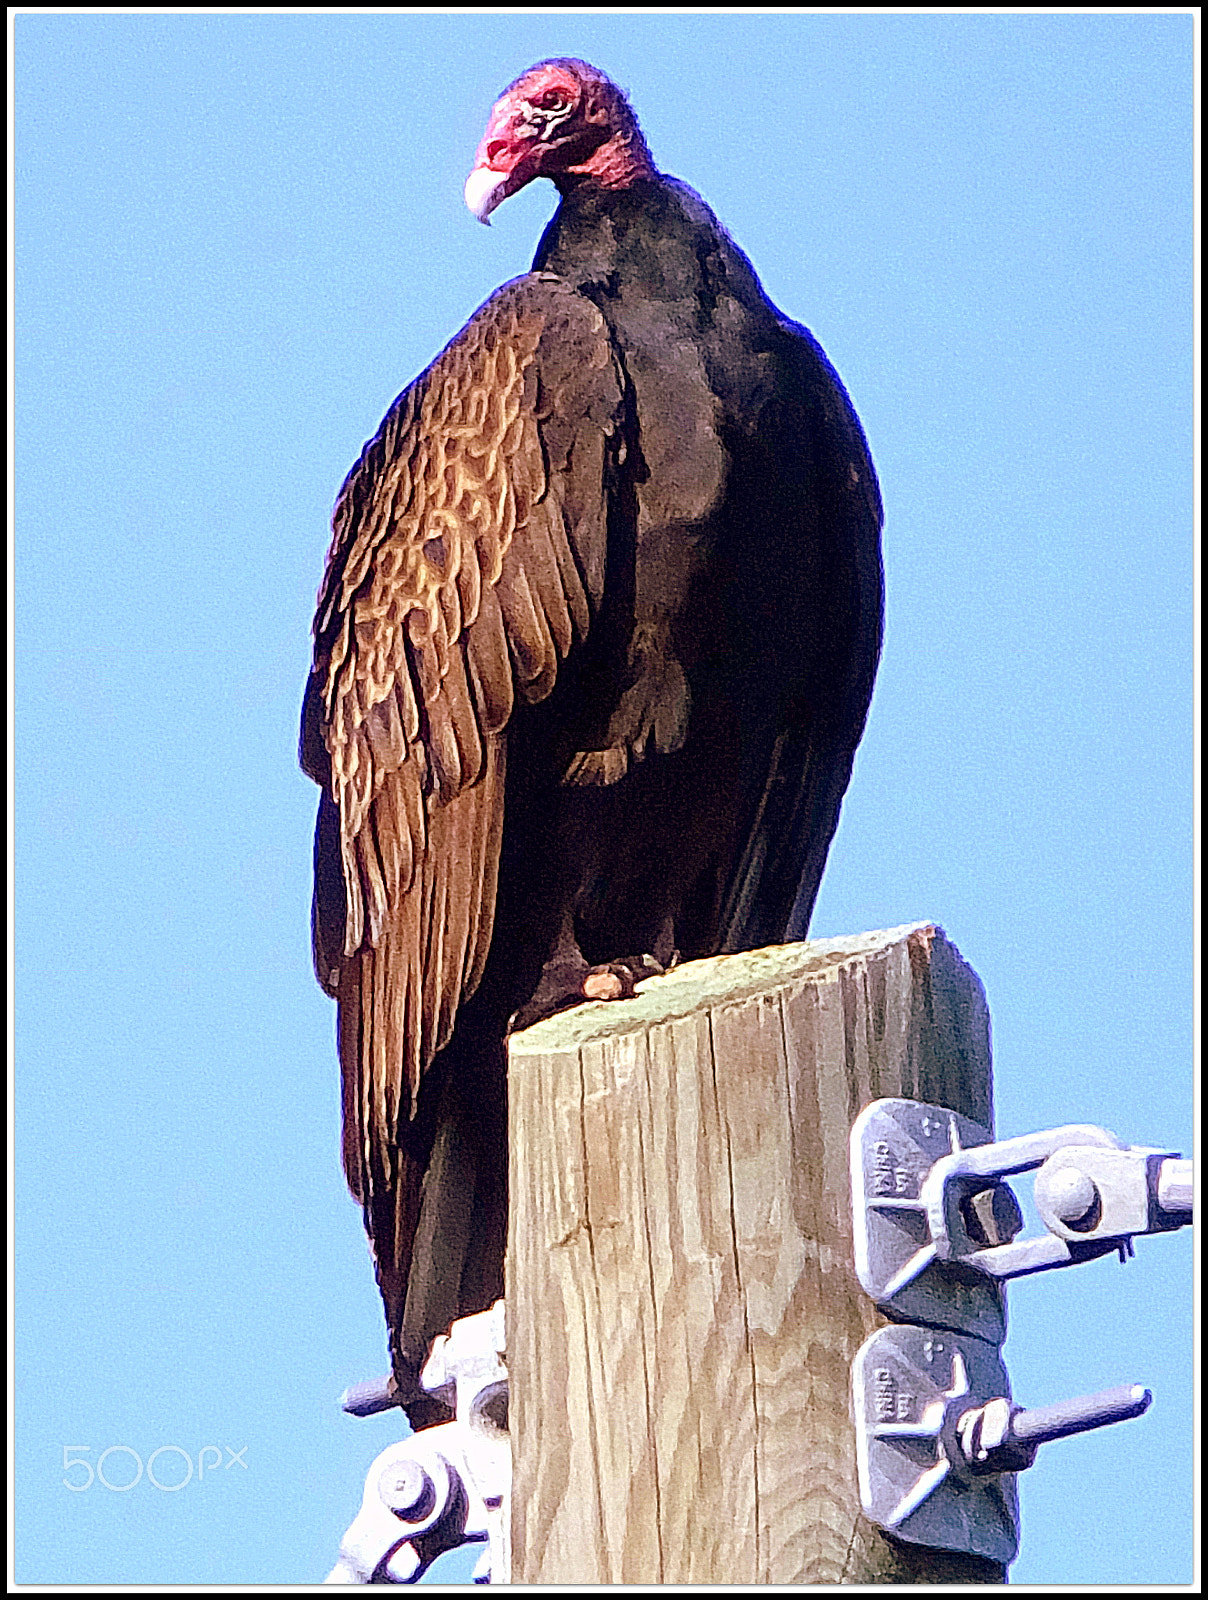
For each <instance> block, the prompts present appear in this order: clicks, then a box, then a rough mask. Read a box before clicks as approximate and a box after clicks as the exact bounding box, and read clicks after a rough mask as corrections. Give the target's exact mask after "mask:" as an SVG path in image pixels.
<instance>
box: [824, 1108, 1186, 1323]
mask: <svg viewBox="0 0 1208 1600" xmlns="http://www.w3.org/2000/svg"><path fill="white" fill-rule="evenodd" d="M851 1166H852V1209H853V1218H854V1224H855V1245H856V1272H857V1275H858V1277H859V1280H860V1283H861V1285H862V1287H863V1288H864V1289H865V1291H866V1292H867V1293H868V1294H869V1295H870V1296H871V1297H872V1298H873V1299H874V1300H875V1301H876V1302H877V1304H878V1305H879V1306H881V1307H882V1309H884V1310H885V1311H887V1312H889V1313H890V1314H891V1315H893V1316H895V1317H900V1318H902V1319H903V1320H905V1321H910V1322H920V1323H927V1324H930V1325H931V1326H933V1327H941V1328H951V1329H953V1330H954V1331H957V1332H963V1333H970V1334H974V1335H976V1336H977V1337H978V1338H982V1339H988V1340H989V1341H990V1342H991V1343H994V1344H1001V1343H1002V1341H1003V1339H1004V1338H1005V1336H1006V1312H1005V1305H1004V1301H1003V1297H1002V1293H1001V1289H1000V1288H999V1285H1000V1284H1001V1283H1003V1282H1005V1281H1006V1280H1008V1279H1010V1278H1017V1277H1022V1276H1025V1275H1026V1274H1029V1273H1033V1272H1044V1271H1048V1270H1049V1269H1051V1268H1054V1267H1066V1266H1072V1265H1075V1264H1077V1263H1078V1262H1081V1261H1089V1260H1094V1259H1095V1258H1096V1257H1098V1256H1102V1255H1107V1254H1110V1253H1111V1252H1112V1251H1118V1252H1119V1254H1120V1258H1121V1260H1124V1259H1125V1258H1126V1257H1127V1256H1128V1255H1130V1254H1131V1253H1132V1242H1131V1241H1132V1239H1133V1238H1134V1237H1135V1236H1136V1235H1137V1234H1139V1233H1161V1232H1168V1231H1169V1230H1171V1229H1173V1228H1180V1227H1183V1226H1185V1225H1186V1224H1187V1223H1189V1222H1190V1221H1191V1220H1192V1186H1193V1171H1192V1163H1191V1162H1189V1161H1183V1160H1181V1159H1179V1157H1178V1155H1177V1153H1176V1152H1173V1151H1164V1150H1151V1149H1147V1148H1143V1147H1140V1146H1127V1145H1124V1144H1122V1143H1121V1141H1120V1140H1119V1139H1117V1138H1116V1136H1115V1134H1112V1133H1108V1132H1107V1130H1106V1129H1104V1128H1098V1127H1093V1126H1090V1125H1086V1124H1073V1125H1070V1126H1067V1127H1062V1128H1051V1129H1048V1130H1046V1131H1044V1132H1040V1133H1031V1134H1026V1135H1024V1136H1023V1137H1021V1138H1017V1139H1005V1140H1001V1141H999V1142H997V1143H995V1142H993V1141H992V1140H991V1136H990V1130H989V1129H988V1128H985V1127H982V1126H981V1125H980V1124H978V1123H974V1122H971V1121H970V1120H969V1119H968V1118H966V1117H961V1116H958V1115H957V1114H956V1113H955V1112H953V1111H947V1110H945V1109H944V1108H943V1107H942V1106H930V1105H923V1104H921V1103H919V1102H917V1101H913V1100H877V1101H874V1102H873V1104H872V1105H870V1106H866V1107H865V1109H864V1110H863V1111H862V1112H861V1113H860V1115H859V1117H858V1118H857V1119H856V1122H855V1125H854V1126H853V1128H852V1145H851ZM1034 1168H1039V1169H1040V1170H1039V1172H1038V1173H1037V1176H1036V1179H1035V1199H1036V1205H1037V1209H1038V1211H1039V1212H1040V1215H1041V1217H1042V1219H1043V1221H1044V1223H1045V1226H1046V1228H1047V1229H1048V1232H1047V1233H1046V1234H1045V1235H1043V1236H1041V1237H1037V1238H1027V1239H1016V1237H1015V1236H1016V1234H1018V1232H1019V1231H1020V1229H1021V1228H1022V1226H1023V1218H1022V1216H1021V1214H1020V1210H1019V1205H1018V1202H1017V1201H1016V1199H1015V1197H1014V1195H1013V1194H1012V1193H1011V1190H1010V1189H1009V1188H1008V1187H1007V1185H1006V1184H1005V1182H1004V1181H1003V1180H1004V1179H1006V1178H1008V1177H1012V1176H1014V1175H1016V1174H1018V1173H1021V1172H1027V1171H1031V1170H1032V1169H1034Z"/></svg>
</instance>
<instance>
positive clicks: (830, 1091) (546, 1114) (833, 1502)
mask: <svg viewBox="0 0 1208 1600" xmlns="http://www.w3.org/2000/svg"><path fill="white" fill-rule="evenodd" d="M509 1093H510V1113H509V1115H510V1128H511V1152H512V1153H511V1176H510V1184H511V1189H510V1235H509V1245H508V1262H507V1303H508V1368H509V1372H510V1387H511V1429H512V1440H513V1457H514V1471H515V1479H514V1490H513V1515H512V1529H513V1542H512V1549H513V1558H512V1559H513V1570H512V1580H513V1582H517V1583H526V1582H527V1583H549V1584H586V1583H634V1584H652V1583H710V1584H717V1583H947V1584H951V1583H961V1582H964V1583H969V1582H983V1583H986V1582H989V1583H1000V1582H1002V1581H1003V1571H1002V1569H1001V1568H1000V1567H998V1566H996V1565H994V1564H992V1563H989V1562H985V1561H981V1560H978V1559H976V1558H964V1557H958V1556H944V1555H942V1554H940V1553H937V1552H934V1551H923V1550H920V1549H917V1548H912V1547H910V1546H907V1545H903V1544H901V1543H899V1542H898V1541H895V1540H892V1539H889V1538H886V1537H885V1536H884V1535H882V1534H881V1533H880V1532H879V1531H878V1530H877V1529H875V1528H873V1527H872V1526H871V1525H870V1524H869V1523H867V1522H866V1521H865V1520H864V1518H863V1517H862V1516H861V1515H860V1511H859V1497H858V1492H857V1487H856V1465H855V1436H854V1431H853V1428H852V1423H851V1416H850V1398H849V1390H850V1366H851V1359H852V1357H853V1355H854V1354H855V1352H856V1350H857V1348H858V1347H859V1345H860V1344H861V1343H862V1342H863V1340H864V1339H865V1338H866V1337H867V1336H868V1334H869V1333H871V1332H872V1331H873V1329H874V1328H876V1327H877V1326H879V1325H880V1323H881V1321H882V1320H883V1319H882V1318H880V1316H879V1315H878V1313H877V1312H876V1310H875V1308H874V1307H873V1306H872V1304H871V1303H870V1302H869V1301H868V1300H867V1298H866V1296H865V1295H864V1294H863V1291H862V1290H861V1289H860V1287H859V1285H858V1283H857V1282H856V1278H855V1272H854V1268H853V1265H852V1236H851V1216H850V1192H849V1181H850V1180H849V1176H848V1158H847V1150H848V1135H849V1132H850V1129H851V1124H852V1122H853V1121H854V1119H855V1117H856V1115H857V1113H858V1112H859V1111H860V1109H861V1108H862V1107H863V1106H864V1105H866V1104H867V1103H868V1102H869V1101H870V1100H874V1099H877V1098H879V1097H881V1096H885V1095H902V1096H907V1097H910V1098H913V1099H922V1100H928V1101H933V1102H936V1103H939V1104H943V1105H946V1106H949V1107H951V1108H952V1109H953V1110H955V1111H959V1112H963V1113H964V1114H965V1115H967V1116H970V1117H974V1118H975V1119H976V1120H978V1121H980V1122H983V1123H990V1124H991V1125H992V1114H991V1073H990V1032H989V1016H988V1012H987V1009H986V1004H985V997H984V995H983V992H982V988H981V985H980V983H979V982H978V980H977V977H976V975H975V974H974V973H973V972H972V971H971V969H970V968H969V967H968V966H967V965H966V964H965V963H964V961H963V960H962V959H961V957H960V954H959V953H958V952H957V950H956V949H955V948H954V947H953V946H952V945H951V944H950V943H949V942H948V941H947V939H946V938H945V937H944V935H943V933H942V931H941V930H940V929H938V928H937V927H935V926H934V925H932V924H926V923H922V924H917V925H914V926H911V927H906V928H894V929H891V930H889V931H887V932H883V933H873V934H863V935H859V936H857V937H853V938H850V939H834V940H819V941H813V942H811V943H808V944H800V945H786V946H777V947H774V948H771V949H768V950H760V951H754V952H751V953H748V954H743V955H735V956H720V957H717V958H716V959H714V960H711V961H701V962H694V963H692V964H690V965H688V966H685V967H683V968H680V969H678V970H677V971H675V972H673V973H670V974H669V975H668V976H666V977H664V978H658V979H655V980H653V981H651V982H649V983H647V984H645V985H643V986H642V992H641V993H640V994H639V995H638V996H636V997H635V998H634V999H633V1000H630V1001H626V1002H623V1003H616V1004H604V1003H600V1004H596V1005H589V1006H583V1007H580V1008H578V1009H577V1010H575V1011H573V1012H568V1013H564V1014H563V1015H561V1016H559V1017H555V1018H552V1019H550V1020H549V1021H547V1022H544V1023H541V1024H539V1025H538V1026H536V1027H534V1028H531V1029H529V1030H528V1031H527V1032H526V1033H524V1034H520V1035H517V1036H516V1037H515V1038H514V1039H513V1040H512V1044H511V1067H510V1075H509Z"/></svg>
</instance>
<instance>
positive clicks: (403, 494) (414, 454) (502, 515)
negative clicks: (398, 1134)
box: [302, 273, 621, 1176]
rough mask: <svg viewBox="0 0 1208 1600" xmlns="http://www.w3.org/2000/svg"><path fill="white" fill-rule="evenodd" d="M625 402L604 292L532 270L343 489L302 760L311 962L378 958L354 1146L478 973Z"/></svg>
mask: <svg viewBox="0 0 1208 1600" xmlns="http://www.w3.org/2000/svg"><path fill="white" fill-rule="evenodd" d="M620 406H621V384H620V379H619V375H618V370H617V366H616V362H615V359H614V355H613V351H612V347H611V344H610V341H609V336H608V331H607V328H606V327H605V324H604V321H603V319H602V318H601V316H600V314H599V312H598V311H597V309H596V308H595V307H594V306H593V305H592V304H591V303H590V302H589V301H588V300H586V299H584V298H583V297H582V296H580V295H579V294H577V293H576V292H575V291H574V290H573V289H571V287H570V286H569V285H568V284H566V283H565V282H564V281H563V280H561V279H559V278H557V277H555V276H553V275H552V274H548V273H531V274H528V275H527V276H525V277H523V278H518V279H516V280H514V281H513V282H512V283H509V284H506V285H505V286H504V287H503V288H501V289H500V290H499V291H498V292H497V293H496V294H494V295H493V296H492V297H491V299H490V300H488V301H487V303H486V304H485V305H484V306H483V307H482V308H481V310H479V311H478V312H477V313H476V314H475V316H474V317H473V318H472V319H471V320H470V322H469V323H468V324H467V325H466V327H465V328H464V329H463V330H462V331H461V333H459V334H458V335H457V336H456V338H454V339H453V340H452V341H451V343H450V344H449V345H448V346H447V347H446V348H445V350H444V351H443V352H442V353H441V354H440V355H439V356H438V357H437V358H436V360H435V361H434V362H433V363H432V365H431V366H430V367H429V368H428V369H427V371H426V372H424V373H422V374H421V376H420V377H419V378H417V379H416V380H415V382H414V383H413V384H412V385H411V386H410V387H409V388H408V389H407V390H405V391H404V393H403V394H401V395H400V396H399V398H398V399H397V400H396V401H395V403H394V404H393V405H392V406H391V408H390V410H389V412H388V413H387V415H386V417H385V420H384V421H383V423H382V426H381V427H380V429H379V430H378V432H377V434H376V436H375V437H374V438H373V439H372V440H371V441H370V442H369V444H368V445H366V447H365V450H364V451H363V453H362V455H361V458H360V460H359V461H358V462H357V464H356V466H355V467H354V468H353V469H352V471H351V472H350V473H349V475H348V478H347V480H346V482H345V484H344V487H343V489H342V491H341V493H340V497H339V499H338V501H337V504H336V508H335V513H334V517H333V529H334V534H333V539H332V544H331V550H330V552H329V555H328V562H327V569H326V573H325V576H324V580H323V584H322V587H321V589H320V593H319V602H318V611H317V615H316V619H315V652H314V665H313V668H312V672H311V677H310V682H309V684H308V688H307V695H306V704H305V706H304V710H303V725H302V764H303V766H304V768H305V769H306V771H307V772H308V773H309V774H310V775H311V776H312V777H313V778H314V779H315V780H316V781H317V782H318V783H320V784H321V785H323V786H324V791H325V796H326V799H325V802H324V804H323V805H322V806H321V811H320V824H319V829H318V831H317V838H316V872H315V957H316V966H317V969H318V975H319V979H320V981H321V982H322V983H323V984H324V986H325V987H326V988H327V989H328V991H329V992H330V993H333V994H334V993H341V995H343V993H344V989H345V987H346V986H345V985H343V984H342V978H343V975H344V973H345V970H346V969H347V968H348V966H349V964H350V963H354V962H357V963H359V962H361V961H362V960H364V961H365V962H366V964H367V968H371V969H372V971H373V981H372V984H367V983H366V982H365V981H363V980H362V981H361V982H360V985H359V1003H358V1009H359V1012H360V1020H359V1024H358V1031H359V1034H360V1046H359V1049H358V1050H357V1052H356V1053H357V1054H358V1055H359V1057H360V1067H359V1074H358V1076H359V1079H360V1081H359V1083H358V1084H357V1086H356V1087H357V1095H356V1098H357V1100H358V1101H359V1102H360V1104H359V1110H357V1111H356V1113H355V1116H354V1120H355V1122H356V1123H357V1125H358V1126H357V1135H358V1138H359V1139H360V1140H361V1141H365V1140H368V1139H369V1138H370V1136H371V1130H372V1129H374V1128H376V1130H377V1131H378V1132H379V1133H381V1134H384V1135H385V1136H386V1137H387V1139H389V1138H390V1137H391V1136H392V1130H393V1129H395V1128H396V1127H397V1124H398V1117H399V1114H400V1111H401V1112H402V1114H403V1115H404V1116H405V1115H407V1114H408V1112H409V1110H410V1108H411V1103H412V1102H413V1097H414V1095H415V1092H416V1089H417V1087H418V1083H419V1078H420V1076H421V1074H422V1072H423V1070H424V1068H425V1067H426V1066H427V1064H428V1063H429V1062H430V1061H431V1059H432V1056H433V1055H434V1054H435V1052H436V1051H437V1050H439V1049H440V1048H441V1047H442V1045H443V1044H444V1043H446V1042H447V1039H448V1036H449V1034H450V1032H451V1030H452V1024H453V1018H454V1015H455V1013H456V1010H457V1007H458V1005H459V1004H460V1002H461V1001H462V1000H463V999H464V998H466V997H468V995H469V994H471V993H472V992H473V990H474V988H475V987H476V985H477V983H478V981H479V978H480V977H481V973H482V967H483V964H484V962H485V959H486V953H487V949H488V947H489V944H490V938H491V929H492V917H493V913H494V895H495V878H496V868H497V863H498V854H499V841H500V832H501V828H502V814H503V790H504V743H503V730H504V728H505V726H506V724H507V722H508V719H509V717H510V716H511V714H512V710H513V706H514V705H515V703H516V702H517V700H519V701H529V702H533V701H538V700H541V699H543V698H544V697H545V696H546V695H547V694H548V693H549V692H550V690H551V689H552V687H553V685H554V681H555V677H556V674H557V669H558V663H559V661H560V660H562V659H563V658H564V657H565V656H566V654H567V653H568V651H569V650H570V649H571V648H572V645H573V644H574V642H575V641H576V640H577V639H581V638H582V637H583V636H584V635H585V634H586V632H587V629H588V625H589V622H590V619H591V616H592V612H593V609H594V607H595V606H596V605H597V604H598V602H599V599H600V594H601V590H602V587H603V579H604V563H605V545H606V535H607V515H606V494H607V484H606V475H607V470H608V468H607V458H608V452H609V440H610V437H611V436H612V435H613V434H614V432H615V431H616V429H617V426H618V418H619V412H620ZM325 817H326V822H325ZM325 828H326V835H327V843H326V845H325V844H324V833H325ZM337 857H338V870H337V867H336V864H335V858H337ZM367 991H368V992H367ZM367 1013H370V1014H367ZM348 1065H349V1063H348V1062H347V1061H346V1063H345V1066H346V1071H347V1067H348ZM347 1088H348V1085H347V1083H346V1091H347ZM348 1109H353V1108H351V1107H349V1108H348ZM350 1132H351V1130H349V1129H346V1136H347V1135H348V1134H349V1133H350ZM366 1148H367V1147H366ZM351 1175H352V1174H351V1172H350V1176H351Z"/></svg>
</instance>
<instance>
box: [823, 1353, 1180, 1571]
mask: <svg viewBox="0 0 1208 1600" xmlns="http://www.w3.org/2000/svg"><path fill="white" fill-rule="evenodd" d="M852 1379H853V1396H854V1402H855V1415H856V1465H857V1471H858V1475H859V1483H860V1502H861V1505H862V1506H863V1508H864V1512H865V1515H866V1516H868V1517H869V1518H870V1519H871V1520H872V1521H873V1522H875V1523H876V1524H877V1525H878V1526H879V1527H882V1528H884V1529H885V1530H886V1531H887V1532H889V1533H892V1534H895V1535H896V1536H897V1537H898V1538H900V1539H906V1540H909V1541H910V1542H911V1543H913V1544H923V1545H928V1546H931V1547H933V1548H936V1549H941V1550H963V1551H966V1552H967V1553H969V1554H971V1555H980V1556H985V1557H986V1558H988V1559H989V1560H991V1561H999V1562H1003V1563H1006V1562H1010V1561H1012V1560H1013V1559H1014V1557H1015V1555H1016V1552H1017V1551H1018V1548H1019V1501H1018V1496H1017V1493H1016V1488H1015V1475H1016V1474H1017V1473H1019V1472H1022V1471H1024V1470H1025V1469H1026V1468H1027V1467H1029V1466H1031V1465H1032V1462H1033V1461H1034V1460H1035V1459H1036V1452H1037V1450H1038V1449H1039V1447H1040V1445H1042V1444H1045V1443H1048V1442H1049V1441H1051V1440H1054V1439H1064V1438H1068V1437H1070V1436H1071V1435H1073V1434H1076V1433H1085V1432H1086V1431H1087V1430H1088V1429H1091V1428H1102V1427H1106V1426H1108V1425H1109V1424H1111V1423H1114V1422H1123V1421H1126V1420H1127V1419H1128V1418H1130V1417H1137V1416H1140V1415H1141V1413H1142V1412H1143V1411H1145V1410H1146V1408H1147V1407H1148V1406H1149V1403H1150V1400H1151V1398H1152V1396H1151V1395H1150V1392H1149V1390H1148V1389H1145V1388H1142V1387H1141V1386H1140V1385H1139V1384H1134V1385H1132V1386H1131V1387H1124V1388H1118V1389H1106V1390H1104V1391H1103V1392H1102V1393H1101V1394H1094V1395H1088V1396H1085V1397H1083V1398H1081V1399H1077V1400H1064V1401H1060V1402H1058V1403H1057V1404H1056V1405H1050V1406H1040V1407H1037V1408H1036V1409H1033V1410H1024V1409H1023V1408H1022V1407H1020V1406H1017V1405H1014V1404H1013V1403H1012V1400H1011V1390H1010V1384H1009V1380H1008V1378H1007V1372H1006V1368H1005V1367H1004V1366H1003V1364H1002V1359H1001V1356H1000V1355H999V1353H998V1351H997V1350H995V1349H994V1348H993V1347H992V1346H991V1345H989V1344H987V1343H986V1342H985V1341H984V1340H981V1339H976V1338H969V1337H966V1336H964V1335H961V1334H954V1333H949V1332H945V1331H942V1330H939V1329H934V1328H919V1327H909V1326H901V1327H890V1328H881V1329H879V1330H878V1332H876V1333H874V1334H873V1335H872V1337H871V1338H870V1339H868V1340H866V1341H865V1343H864V1344H863V1345H862V1346H861V1347H860V1350H859V1351H858V1353H857V1355H856V1359H855V1362H854V1364H853V1369H852Z"/></svg>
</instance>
